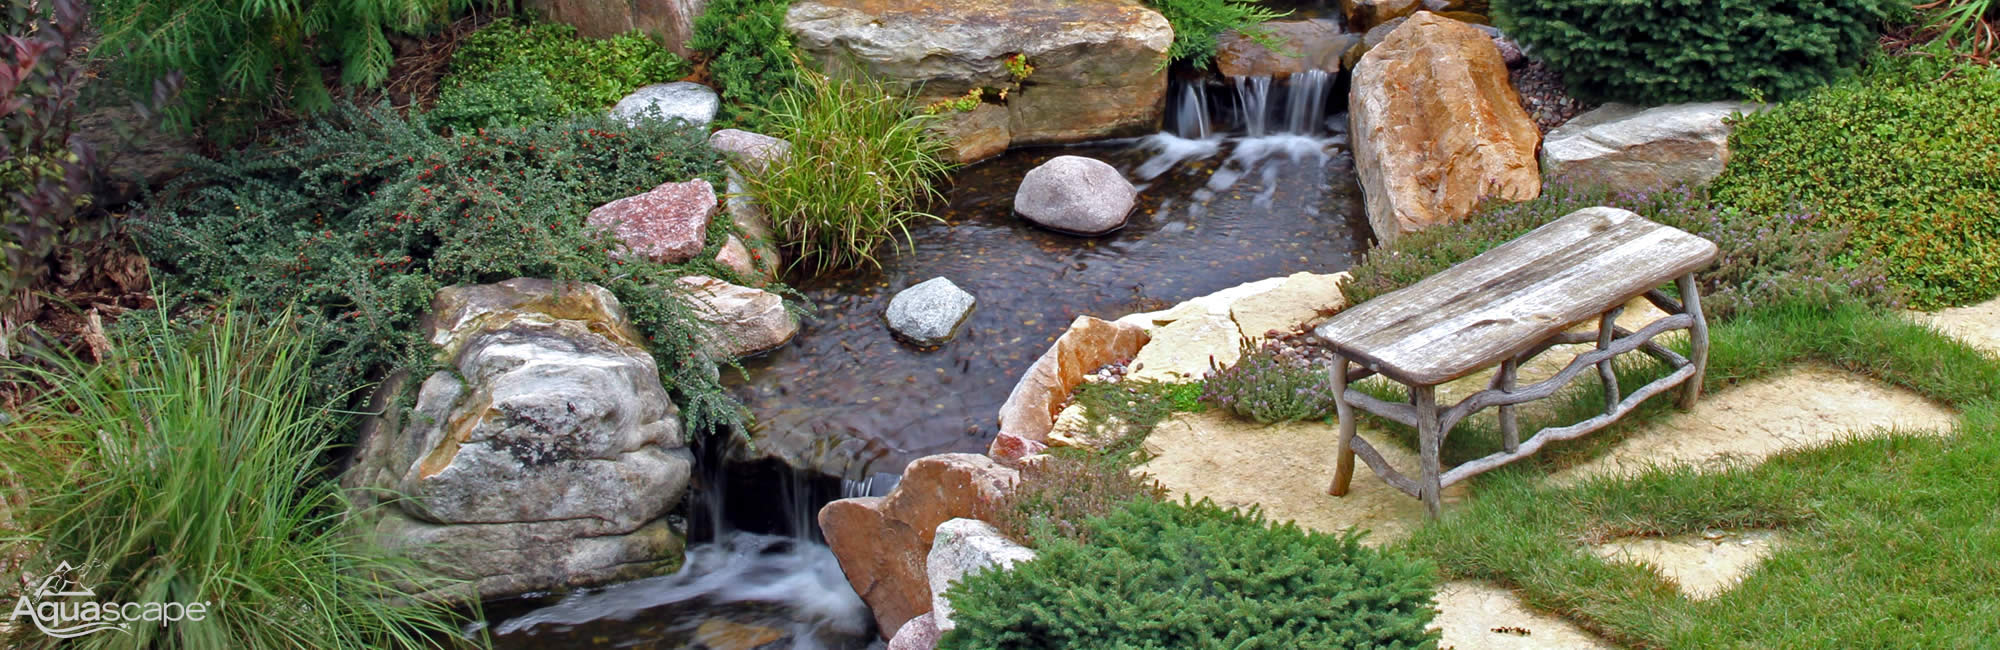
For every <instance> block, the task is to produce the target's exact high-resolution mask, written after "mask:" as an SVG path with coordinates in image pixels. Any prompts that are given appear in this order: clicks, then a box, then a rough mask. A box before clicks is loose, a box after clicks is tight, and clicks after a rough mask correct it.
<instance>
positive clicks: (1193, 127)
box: [1174, 81, 1211, 140]
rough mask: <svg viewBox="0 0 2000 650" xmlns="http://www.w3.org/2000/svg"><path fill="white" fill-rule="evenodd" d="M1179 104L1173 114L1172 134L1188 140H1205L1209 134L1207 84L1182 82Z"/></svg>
mask: <svg viewBox="0 0 2000 650" xmlns="http://www.w3.org/2000/svg"><path fill="white" fill-rule="evenodd" d="M1180 87H1181V100H1180V105H1179V106H1177V107H1176V114H1175V115H1174V135H1178V136H1180V137H1183V138H1187V139H1190V140H1206V139H1208V136H1209V135H1210V133H1211V131H1210V126H1209V125H1210V124H1211V122H1210V121H1209V118H1208V84H1206V83H1202V82H1199V81H1196V82H1183V83H1181V84H1180Z"/></svg>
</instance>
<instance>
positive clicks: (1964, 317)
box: [1910, 298, 2000, 354]
mask: <svg viewBox="0 0 2000 650" xmlns="http://www.w3.org/2000/svg"><path fill="white" fill-rule="evenodd" d="M1910 316H1911V317H1912V318H1915V319H1916V320H1917V322H1920V323H1928V324H1930V325H1931V326H1933V327H1936V328H1938V330H1940V331H1942V332H1944V333H1945V334H1949V335H1951V336H1954V337H1957V338H1958V339H1959V340H1961V341H1965V342H1966V343H1968V344H1971V345H1972V347H1975V348H1980V349H1983V350H1987V351H1989V352H1993V353H1995V354H2000V298H1995V299H1993V300H1988V301H1986V302H1982V303H1979V304H1977V305H1969V306H1965V307H1954V308H1951V309H1941V310H1938V311H1934V312H1911V314H1910Z"/></svg>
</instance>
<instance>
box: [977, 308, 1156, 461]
mask: <svg viewBox="0 0 2000 650" xmlns="http://www.w3.org/2000/svg"><path fill="white" fill-rule="evenodd" d="M1151 338H1152V337H1150V336H1148V335H1147V334H1146V330H1145V328H1143V327H1139V326H1138V325H1132V324H1126V323H1115V322H1111V321H1105V320H1098V319H1096V318H1091V317H1089V316H1078V317H1076V321H1075V322H1072V323H1070V326H1069V329H1068V330H1067V331H1064V332H1063V335H1062V337H1060V338H1057V339H1056V342H1055V344H1054V345H1050V346H1049V349H1048V351H1046V352H1043V353H1042V356H1041V358H1039V359H1036V360H1035V364H1034V365H1032V366H1029V367H1028V371H1027V372H1026V373H1023V374H1022V375H1021V381H1020V382H1019V383H1016V384H1014V390H1013V392H1010V393H1008V394H1007V401H1006V403H1003V404H1001V405H1000V432H1001V436H1000V437H999V438H995V439H994V441H993V447H992V448H991V449H990V450H989V451H988V453H991V454H993V455H995V456H999V457H1003V458H1011V457H1018V456H1020V455H1027V454H1032V453H1035V452H1036V451H1039V449H1037V448H1036V447H1035V446H1034V445H1032V444H1028V443H1047V442H1048V440H1049V429H1050V427H1052V426H1054V424H1055V417H1056V412H1057V411H1059V410H1061V409H1062V405H1063V402H1067V401H1069V395H1070V391H1072V390H1075V389H1076V386H1077V384H1081V383H1083V377H1084V375H1088V374H1090V373H1092V372H1096V371H1097V369H1098V368H1102V367H1104V365H1105V364H1108V363H1112V362H1115V361H1122V360H1125V359H1130V358H1132V357H1133V356H1134V355H1137V354H1139V349H1140V348H1142V347H1145V345H1146V342H1147V341H1149V340H1151Z"/></svg>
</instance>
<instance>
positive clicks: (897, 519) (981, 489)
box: [819, 454, 1020, 640]
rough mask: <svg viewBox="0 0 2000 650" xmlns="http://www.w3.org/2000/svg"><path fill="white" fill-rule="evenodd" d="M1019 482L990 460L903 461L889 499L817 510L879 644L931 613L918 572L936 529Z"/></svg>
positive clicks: (975, 511) (925, 579)
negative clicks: (874, 627) (864, 605)
mask: <svg viewBox="0 0 2000 650" xmlns="http://www.w3.org/2000/svg"><path fill="white" fill-rule="evenodd" d="M1019 481H1020V473H1019V472H1017V471H1015V470H1014V469H1012V468H1009V467H1006V466H1003V465H1001V464H999V463H998V462H995V461H994V460H993V459H991V458H987V457H985V456H982V455H979V454H939V455H936V456H925V457H923V458H919V459H917V460H915V461H913V462H911V463H910V466H909V467H908V468H906V469H904V470H903V480H902V482H900V483H897V484H896V489H895V490H893V491H891V492H889V496H886V497H861V498H856V499H841V500H839V501H835V502H833V503H829V504H826V507H824V508H821V509H820V511H819V526H820V529H821V530H822V531H823V532H825V534H826V545H827V546H828V547H830V548H832V549H833V555H834V557H836V558H839V560H840V570H841V572H843V573H845V574H847V582H848V584H851V585H853V586H854V592H855V593H857V594H860V595H861V599H862V600H863V601H866V602H867V603H868V608H869V609H870V610H873V611H874V612H875V622H876V624H877V625H879V626H881V632H882V638H883V639H885V640H886V639H890V638H892V637H894V636H895V635H896V631H897V630H898V629H900V628H902V627H903V624H904V623H907V622H909V621H910V619H913V618H916V617H918V616H922V615H923V614H926V613H928V612H930V611H931V585H930V577H929V575H930V574H929V572H928V571H927V569H926V566H927V565H928V563H929V556H930V552H931V541H932V539H933V538H934V537H935V536H936V534H937V527H938V524H942V523H944V522H946V521H950V520H952V519H958V518H973V517H978V516H979V515H981V514H983V512H984V509H985V508H986V507H988V506H990V505H992V504H993V503H994V502H995V501H997V500H998V499H999V498H1000V497H1001V496H1002V495H1003V494H1005V493H1006V491H1007V490H1009V489H1012V488H1013V487H1014V485H1015V484H1016V483H1017V482H1019Z"/></svg>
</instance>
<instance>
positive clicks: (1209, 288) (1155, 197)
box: [725, 115, 1368, 478]
mask: <svg viewBox="0 0 2000 650" xmlns="http://www.w3.org/2000/svg"><path fill="white" fill-rule="evenodd" d="M1329 121H1332V122H1334V123H1337V124H1344V122H1345V116H1344V115H1336V116H1333V117H1332V118H1331V119H1330V120H1329ZM1312 127H1313V130H1314V131H1315V133H1314V134H1313V135H1297V134H1290V133H1286V134H1277V135H1265V136H1261V137H1245V136H1242V135H1236V136H1227V137H1217V136H1211V137H1209V138H1207V139H1186V138H1180V137H1177V136H1174V135H1169V134H1159V135H1155V136H1150V137H1147V138H1141V139H1136V140H1125V141H1116V142H1104V143H1096V144H1093V145H1089V146H1071V147H1050V148H1037V149H1026V150H1016V151H1011V152H1009V153H1007V154H1005V155H1003V156H1001V157H999V158H997V159H994V160H990V161H986V162H982V163H979V164H975V165H972V166H970V167H967V168H965V169H962V170H960V171H959V172H958V173H957V174H956V175H955V177H954V179H953V183H952V184H951V186H950V187H949V188H948V190H947V196H946V200H945V201H944V202H943V204H942V205H939V206H937V207H936V208H934V210H933V212H934V213H935V214H937V215H938V216H940V217H942V220H941V221H938V222H924V223H919V224H917V225H915V226H914V227H913V228H911V231H910V234H911V238H912V240H913V242H912V243H913V246H911V247H907V248H905V249H904V250H902V251H900V252H898V253H896V254H894V255H889V256H885V257H884V258H883V266H882V268H881V269H868V270H863V271H854V272H847V273H840V274H831V275H822V276H819V277H814V278H805V279H794V280H793V283H794V285H793V286H794V287H796V288H797V289H798V290H799V291H801V292H802V293H803V294H804V295H805V296H806V298H807V299H809V300H810V301H811V303H812V307H813V308H814V313H812V314H811V315H810V316H808V317H807V318H805V319H804V323H803V326H802V328H801V330H800V332H799V335H798V337H797V338H796V339H794V340H793V341H792V342H791V343H789V344H787V345H786V346H785V347H783V348H780V349H778V350H777V351H776V352H774V353H772V354H770V355H767V356H764V357H762V358H758V359H753V360H750V361H748V362H746V363H745V366H746V368H747V370H748V378H747V379H745V378H744V377H740V376H737V375H736V374H735V373H726V374H728V375H729V376H728V377H727V378H726V379H725V381H726V382H727V383H729V384H730V386H731V388H732V389H733V390H734V391H735V393H736V396H737V397H738V398H739V399H741V400H742V401H743V402H744V403H745V404H747V405H748V406H749V407H750V409H751V410H752V411H753V412H754V413H755V415H756V420H757V422H758V424H757V430H755V431H754V432H753V436H752V437H753V439H755V440H756V441H757V442H758V447H759V449H761V450H763V451H765V452H766V453H772V454H776V455H778V456H780V457H782V458H784V459H785V460H786V461H787V462H790V463H792V464H793V465H795V466H798V467H806V468H814V469H817V470H819V471H822V472H825V473H827V474H830V475H833V476H843V477H847V478H863V477H867V476H870V475H873V474H876V473H884V472H886V473H897V472H899V471H900V470H901V468H902V467H903V465H905V464H906V463H908V462H909V461H910V460H911V459H914V458H917V457H921V456H925V455H929V454H936V453H945V452H954V451H980V450H983V449H985V447H986V444H987V442H988V441H990V440H991V439H992V438H993V436H994V435H995V434H996V433H997V422H996V417H997V416H996V414H997V413H998V411H999V408H1000V404H1001V402H1003V401H1005V400H1006V398H1007V393H1008V391H1009V390H1011V389H1012V387H1013V384H1014V382H1015V380H1017V379H1018V378H1019V377H1020V376H1021V373H1022V372H1023V371H1025V370H1026V369H1027V367H1028V365H1029V364H1031V363H1033V362H1034V360H1035V358H1036V357H1038V356H1040V355H1041V354H1042V352H1043V351H1044V350H1045V349H1046V348H1047V347H1048V345H1049V343H1050V342H1052V341H1054V340H1055V338H1056V337H1057V336H1059V335H1061V334H1062V332H1063V330H1064V329H1065V328H1067V327H1068V325H1069V323H1070V321H1072V320H1074V319H1075V318H1076V317H1077V316H1079V315H1084V314H1088V315H1091V316H1096V317H1099V318H1107V319H1110V318H1117V317H1119V316H1122V315H1125V314H1129V313H1134V312H1140V311H1148V310H1154V309H1160V308H1162V307H1165V306H1169V305H1172V304H1174V303H1176V302H1180V301H1182V300H1186V299H1189V298H1193V297H1197V296H1201V295H1204V294H1207V293H1211V292H1214V291H1217V290H1221V289H1225V288H1228V287H1231V286H1234V285H1237V284H1241V283H1243V282H1248V281H1252V280H1259V279H1263V278H1268V277H1273V276H1279V275H1286V274H1290V273H1294V272H1298V271H1311V272H1317V273H1326V272H1333V271H1339V270H1342V269H1345V268H1347V267H1348V266H1350V265H1351V264H1352V262H1353V260H1354V257H1355V255H1356V254H1357V252H1358V251H1361V250H1365V248H1366V244H1367V242H1366V237H1367V232H1368V228H1367V223H1366V219H1365V217H1364V216H1363V212H1362V208H1361V195H1360V190H1359V188H1358V187H1357V185H1356V182H1355V180H1354V175H1353V172H1352V164H1353V163H1352V158H1351V156H1350V154H1349V152H1348V150H1347V147H1346V144H1345V138H1344V136H1342V135H1341V134H1338V133H1327V132H1324V131H1323V130H1321V129H1323V128H1324V127H1321V126H1320V125H1312ZM1059 155H1080V156H1089V157H1092V158H1097V159H1100V160H1104V161H1105V162H1108V163H1111V164H1112V165H1113V166H1115V167H1117V168H1118V169H1119V170H1120V171H1122V172H1124V173H1125V176H1126V178H1128V179H1130V180H1132V181H1133V182H1134V183H1135V184H1136V185H1137V186H1138V187H1139V188H1140V191H1139V202H1138V207H1137V208H1136V209H1135V210H1134V212H1133V215H1132V217H1131V221H1130V223H1129V224H1128V225H1127V226H1126V227H1125V229H1123V230H1121V231H1118V232H1117V233H1114V234H1111V235H1108V236H1103V237H1097V238H1082V237H1073V236H1069V235H1062V234H1057V233H1053V232H1049V231H1045V230H1042V229H1039V228H1036V227H1034V226H1032V225H1030V224H1028V223H1026V222H1025V221H1024V220H1022V219H1020V218H1019V217H1017V216H1015V215H1014V214H1013V211H1012V205H1013V195H1014V190H1015V187H1016V186H1017V184H1018V183H1019V180H1020V178H1021V176H1022V175H1023V174H1025V173H1027V171H1028V170H1029V169H1032V168H1034V167H1035V166H1036V165H1039V164H1041V163H1043V162H1045V161H1047V160H1049V159H1050V158H1053V157H1055V156H1059ZM938 276H943V277H946V278H950V279H951V281H952V282H953V283H955V284H957V285H958V286H959V287H960V288H962V289H964V290H966V291H967V292H970V293H972V294H973V295H974V296H976V297H977V298H978V301H979V302H978V306H977V307H976V308H975V309H974V311H973V313H972V316H971V318H970V319H969V320H968V321H967V322H966V324H965V326H964V327H963V328H962V329H961V330H960V334H959V336H958V338H957V339H955V340H953V341H951V342H949V343H947V344H945V345H943V346H941V347H940V348H938V349H918V348H916V347H913V346H910V345H908V344H905V343H902V342H899V341H897V340H896V339H895V338H893V337H892V336H891V335H890V333H889V330H888V327H887V325H886V324H885V323H884V322H883V320H882V314H883V312H884V310H886V309H887V307H888V303H889V299H890V298H891V297H893V296H894V295H895V292H897V291H899V290H901V289H904V288H907V287H909V286H911V285H914V284H916V283H919V282H922V281H924V280H928V279H930V278H933V277H938Z"/></svg>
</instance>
